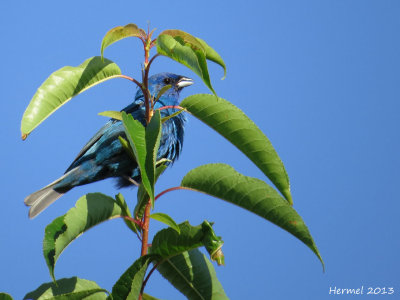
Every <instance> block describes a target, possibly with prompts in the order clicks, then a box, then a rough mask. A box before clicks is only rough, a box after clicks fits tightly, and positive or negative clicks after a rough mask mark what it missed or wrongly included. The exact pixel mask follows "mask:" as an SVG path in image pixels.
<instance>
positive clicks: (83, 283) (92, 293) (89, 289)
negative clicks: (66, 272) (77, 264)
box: [24, 277, 108, 300]
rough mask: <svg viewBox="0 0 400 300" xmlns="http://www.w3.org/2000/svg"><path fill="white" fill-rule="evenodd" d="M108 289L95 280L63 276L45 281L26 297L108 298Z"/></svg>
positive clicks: (59, 299) (40, 299)
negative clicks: (102, 287) (55, 279)
mask: <svg viewBox="0 0 400 300" xmlns="http://www.w3.org/2000/svg"><path fill="white" fill-rule="evenodd" d="M105 293H108V292H107V291H106V290H104V289H101V288H100V287H99V286H98V285H97V284H96V283H95V282H93V281H89V280H85V279H81V278H78V277H72V278H63V279H60V280H57V281H56V282H50V283H44V284H42V285H41V286H40V287H39V288H37V289H36V290H35V291H33V292H30V293H28V294H26V295H25V297H24V299H35V300H45V299H46V300H47V299H48V300H50V299H53V300H81V299H93V300H104V299H106V298H107V297H106V294H105Z"/></svg>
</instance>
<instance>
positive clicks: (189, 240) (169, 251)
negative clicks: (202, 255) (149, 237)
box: [150, 221, 224, 261]
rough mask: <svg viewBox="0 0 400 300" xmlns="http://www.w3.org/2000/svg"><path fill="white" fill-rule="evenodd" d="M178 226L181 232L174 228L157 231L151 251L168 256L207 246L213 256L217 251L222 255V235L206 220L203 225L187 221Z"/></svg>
mask: <svg viewBox="0 0 400 300" xmlns="http://www.w3.org/2000/svg"><path fill="white" fill-rule="evenodd" d="M178 226H179V229H180V232H179V233H178V232H177V231H176V230H175V229H172V228H167V229H163V230H160V231H159V232H157V234H156V235H155V236H154V238H153V241H152V243H151V248H150V252H151V253H152V254H158V255H160V256H161V257H162V258H168V257H171V256H175V255H178V254H180V253H182V252H185V251H188V250H191V249H194V248H197V247H201V246H205V247H206V249H207V251H208V253H209V254H210V256H211V258H213V257H214V253H216V252H217V251H219V253H220V254H221V255H222V252H221V251H220V249H221V247H222V245H223V243H224V242H223V241H222V239H221V237H217V236H216V234H215V232H214V230H213V229H212V226H211V225H210V223H209V222H207V221H204V222H203V223H202V224H201V225H198V226H192V225H190V224H189V222H187V221H186V222H183V223H181V224H179V225H178ZM222 261H223V256H222Z"/></svg>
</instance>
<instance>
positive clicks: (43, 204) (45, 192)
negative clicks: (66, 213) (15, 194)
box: [24, 173, 69, 219]
mask: <svg viewBox="0 0 400 300" xmlns="http://www.w3.org/2000/svg"><path fill="white" fill-rule="evenodd" d="M67 174H68V173H67ZM67 174H64V176H61V177H60V178H59V179H57V180H56V181H54V182H52V183H50V184H49V185H47V186H45V187H44V188H42V189H40V190H39V191H37V192H35V193H33V194H30V195H29V196H28V197H26V198H25V200H24V203H25V205H26V206H30V207H31V208H30V209H29V218H31V219H32V218H34V217H36V216H37V215H38V214H40V213H41V212H42V211H43V210H45V209H46V208H47V207H48V206H49V205H50V204H52V203H53V202H54V201H56V200H57V199H58V198H60V197H61V196H62V195H64V194H65V193H66V192H67V191H68V190H69V189H63V190H62V192H60V191H56V190H55V189H54V187H55V186H56V185H57V184H58V183H60V181H61V180H63V179H64V178H65V177H66V175H67Z"/></svg>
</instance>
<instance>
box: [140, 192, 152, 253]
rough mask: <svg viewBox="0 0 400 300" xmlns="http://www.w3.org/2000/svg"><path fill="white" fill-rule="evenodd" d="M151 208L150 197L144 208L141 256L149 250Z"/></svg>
mask: <svg viewBox="0 0 400 300" xmlns="http://www.w3.org/2000/svg"><path fill="white" fill-rule="evenodd" d="M150 209H151V201H150V199H149V202H148V203H147V204H146V208H145V209H144V217H143V227H142V228H143V234H142V252H141V256H143V255H146V254H147V250H148V241H149V224H150Z"/></svg>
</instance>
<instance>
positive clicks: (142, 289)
mask: <svg viewBox="0 0 400 300" xmlns="http://www.w3.org/2000/svg"><path fill="white" fill-rule="evenodd" d="M161 262H162V261H159V262H158V263H156V264H155V265H154V267H153V268H151V270H150V272H149V274H147V276H146V278H145V280H143V283H142V288H141V289H140V296H142V294H143V291H144V287H145V286H146V284H147V281H149V278H150V276H151V274H153V272H154V270H155V269H157V267H158V266H159V265H160V264H161Z"/></svg>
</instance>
